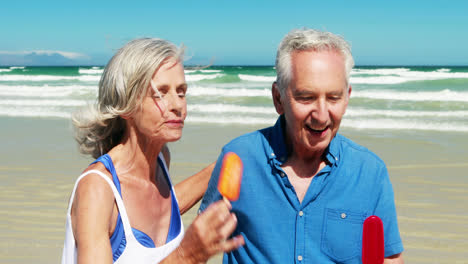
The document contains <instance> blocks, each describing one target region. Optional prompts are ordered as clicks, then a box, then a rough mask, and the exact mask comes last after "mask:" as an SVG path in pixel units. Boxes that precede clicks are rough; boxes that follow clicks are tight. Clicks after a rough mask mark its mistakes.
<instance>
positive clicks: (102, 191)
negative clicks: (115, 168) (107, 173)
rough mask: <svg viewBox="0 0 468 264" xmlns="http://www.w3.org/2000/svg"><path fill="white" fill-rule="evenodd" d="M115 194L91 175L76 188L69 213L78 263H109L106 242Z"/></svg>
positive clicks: (107, 242) (105, 183)
mask: <svg viewBox="0 0 468 264" xmlns="http://www.w3.org/2000/svg"><path fill="white" fill-rule="evenodd" d="M113 208H114V194H113V192H112V190H111V188H109V184H108V183H107V182H106V181H105V180H104V179H102V178H101V177H100V176H98V175H95V174H90V175H88V176H86V177H84V178H83V179H82V180H81V181H80V182H79V184H78V187H77V190H76V193H75V198H74V201H73V205H72V210H71V219H72V228H73V234H74V236H75V240H76V246H77V250H78V263H112V249H111V245H110V240H109V232H110V220H111V217H112V211H113Z"/></svg>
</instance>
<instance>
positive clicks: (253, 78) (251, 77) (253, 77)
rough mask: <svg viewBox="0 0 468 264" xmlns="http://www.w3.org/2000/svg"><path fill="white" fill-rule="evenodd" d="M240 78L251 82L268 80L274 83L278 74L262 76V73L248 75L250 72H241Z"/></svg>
mask: <svg viewBox="0 0 468 264" xmlns="http://www.w3.org/2000/svg"><path fill="white" fill-rule="evenodd" d="M238 76H239V79H241V80H243V81H251V82H268V83H272V82H274V81H276V76H261V75H248V74H239V75H238Z"/></svg>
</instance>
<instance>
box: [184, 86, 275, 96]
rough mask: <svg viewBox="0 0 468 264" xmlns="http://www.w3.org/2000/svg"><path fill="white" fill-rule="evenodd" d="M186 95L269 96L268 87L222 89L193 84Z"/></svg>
mask: <svg viewBox="0 0 468 264" xmlns="http://www.w3.org/2000/svg"><path fill="white" fill-rule="evenodd" d="M187 95H188V96H225V97H258V96H260V97H271V90H270V89H247V88H240V89H223V88H214V87H202V86H194V87H190V88H189V89H188V90H187Z"/></svg>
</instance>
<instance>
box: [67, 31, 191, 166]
mask: <svg viewBox="0 0 468 264" xmlns="http://www.w3.org/2000/svg"><path fill="white" fill-rule="evenodd" d="M183 52H184V49H183V47H182V48H178V47H176V46H175V45H174V44H172V43H170V42H168V41H166V40H162V39H157V38H141V39H135V40H132V41H130V42H129V43H127V44H126V45H125V46H123V47H122V48H121V49H119V50H118V51H117V53H116V54H115V55H114V56H113V57H112V59H111V60H110V61H109V63H108V64H107V66H106V67H105V69H104V72H103V74H102V76H101V80H100V81H99V96H98V99H97V102H96V104H94V105H90V106H88V107H86V108H83V109H81V110H80V111H77V112H75V113H74V114H73V115H72V121H73V125H74V127H75V139H76V141H77V142H78V144H79V148H80V152H81V153H83V154H90V155H91V156H93V157H94V158H98V157H99V156H101V155H103V154H105V153H107V152H108V151H109V150H110V149H112V148H113V147H114V146H116V145H117V144H119V143H120V141H121V140H122V136H123V134H124V132H125V126H126V122H125V120H124V119H123V118H122V117H121V116H123V115H124V116H131V115H132V114H133V113H135V111H137V110H138V109H139V106H141V102H142V100H143V98H144V96H145V95H146V94H147V92H148V89H149V87H150V82H151V79H152V77H153V75H154V73H155V72H156V71H157V70H158V69H159V67H160V66H161V65H162V64H164V63H166V62H167V60H168V59H169V58H174V59H175V60H176V61H178V62H181V61H182V60H183Z"/></svg>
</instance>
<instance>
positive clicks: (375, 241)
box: [362, 215, 385, 264]
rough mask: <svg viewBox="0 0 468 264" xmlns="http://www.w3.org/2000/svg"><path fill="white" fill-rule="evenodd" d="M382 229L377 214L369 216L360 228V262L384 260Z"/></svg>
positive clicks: (379, 263)
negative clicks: (361, 228)
mask: <svg viewBox="0 0 468 264" xmlns="http://www.w3.org/2000/svg"><path fill="white" fill-rule="evenodd" d="M384 253H385V249H384V231H383V224H382V220H380V218H379V217H378V216H375V215H372V216H369V217H368V218H367V219H366V220H365V221H364V227H363V230H362V263H363V264H382V263H383V262H384Z"/></svg>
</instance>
